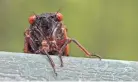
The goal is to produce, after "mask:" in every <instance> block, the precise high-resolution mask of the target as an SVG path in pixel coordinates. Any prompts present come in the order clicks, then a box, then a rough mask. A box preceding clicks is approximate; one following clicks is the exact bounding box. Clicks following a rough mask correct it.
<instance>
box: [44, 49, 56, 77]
mask: <svg viewBox="0 0 138 82" xmlns="http://www.w3.org/2000/svg"><path fill="white" fill-rule="evenodd" d="M43 51H44V53H45V54H46V56H47V57H48V59H49V62H50V64H51V66H52V68H53V70H54V73H55V74H56V76H57V73H56V69H55V63H54V62H53V60H52V58H51V57H50V55H49V54H48V52H47V51H45V50H43Z"/></svg>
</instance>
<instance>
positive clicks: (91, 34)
mask: <svg viewBox="0 0 138 82" xmlns="http://www.w3.org/2000/svg"><path fill="white" fill-rule="evenodd" d="M137 4H138V0H0V50H1V51H10V52H23V44H24V37H23V32H24V30H25V28H28V26H29V23H28V17H29V16H30V15H32V14H33V12H35V13H36V14H40V13H45V12H56V11H57V10H58V9H59V8H61V13H62V14H63V16H64V23H65V25H66V26H67V28H68V35H69V36H70V37H72V38H75V39H77V40H78V41H79V42H80V43H81V44H82V45H83V46H84V47H85V48H86V49H87V50H88V51H90V52H95V53H98V54H100V55H101V56H102V57H103V58H106V59H121V60H138V50H137V49H138V43H137V42H138V37H137V36H138V32H137V31H138V23H137V22H138V5H137ZM70 51H71V52H70V55H71V56H77V57H78V56H83V57H84V53H83V52H82V51H81V50H79V48H78V47H77V46H76V45H75V44H74V43H71V45H70Z"/></svg>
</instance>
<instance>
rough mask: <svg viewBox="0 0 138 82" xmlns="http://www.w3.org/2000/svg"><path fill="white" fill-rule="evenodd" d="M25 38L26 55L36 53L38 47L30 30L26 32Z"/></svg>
mask: <svg viewBox="0 0 138 82" xmlns="http://www.w3.org/2000/svg"><path fill="white" fill-rule="evenodd" d="M24 36H25V43H24V52H25V53H35V51H36V50H37V49H36V48H37V46H36V45H35V43H34V41H33V39H32V38H31V35H30V31H29V29H27V30H26V31H25V33H24ZM29 47H30V48H29ZM30 49H31V50H30Z"/></svg>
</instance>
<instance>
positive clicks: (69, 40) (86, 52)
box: [59, 39, 101, 60]
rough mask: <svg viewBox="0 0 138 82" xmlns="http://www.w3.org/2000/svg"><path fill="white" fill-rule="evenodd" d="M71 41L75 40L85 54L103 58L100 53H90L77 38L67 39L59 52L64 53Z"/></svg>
mask: <svg viewBox="0 0 138 82" xmlns="http://www.w3.org/2000/svg"><path fill="white" fill-rule="evenodd" d="M70 42H74V43H75V44H76V45H77V46H78V47H79V48H80V49H81V50H82V51H83V52H84V53H85V54H86V56H88V57H91V56H96V57H98V58H99V59H100V60H101V57H100V56H99V55H96V54H91V53H89V52H88V51H87V50H86V49H85V48H84V47H83V46H82V45H81V44H80V43H79V42H78V41H77V40H75V39H67V40H66V42H65V44H64V45H63V46H62V47H61V49H60V51H59V53H62V52H63V51H64V49H65V47H66V46H67V44H69V43H70Z"/></svg>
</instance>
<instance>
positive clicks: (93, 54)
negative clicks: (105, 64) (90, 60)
mask: <svg viewBox="0 0 138 82" xmlns="http://www.w3.org/2000/svg"><path fill="white" fill-rule="evenodd" d="M93 56H95V57H97V58H99V59H100V60H101V59H102V57H101V56H99V55H97V54H95V53H92V54H91V55H90V57H93Z"/></svg>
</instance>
